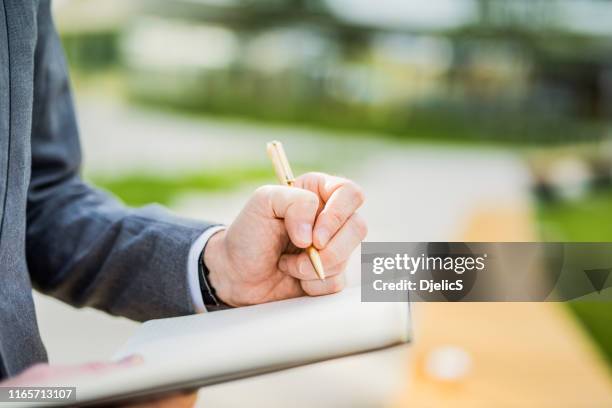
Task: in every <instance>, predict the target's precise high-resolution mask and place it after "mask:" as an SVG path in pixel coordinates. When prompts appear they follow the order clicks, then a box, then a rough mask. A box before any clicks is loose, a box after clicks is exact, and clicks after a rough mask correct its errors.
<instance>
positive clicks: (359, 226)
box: [353, 214, 368, 239]
mask: <svg viewBox="0 0 612 408" xmlns="http://www.w3.org/2000/svg"><path fill="white" fill-rule="evenodd" d="M353 225H354V226H355V231H357V235H359V237H361V239H364V238H365V237H366V235H368V224H367V223H366V220H365V218H363V217H362V216H360V215H358V214H355V215H354V216H353Z"/></svg>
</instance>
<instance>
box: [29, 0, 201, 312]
mask: <svg viewBox="0 0 612 408" xmlns="http://www.w3.org/2000/svg"><path fill="white" fill-rule="evenodd" d="M33 115H34V117H33V122H32V144H31V145H32V175H31V183H30V189H29V193H28V204H27V205H28V207H27V242H26V248H27V261H28V267H29V270H30V275H31V279H32V282H33V285H34V287H35V288H36V289H38V290H40V291H42V292H44V293H47V294H50V295H52V296H55V297H57V298H59V299H61V300H63V301H65V302H68V303H70V304H72V305H75V306H78V307H81V306H91V307H95V308H98V309H101V310H104V311H106V312H108V313H111V314H114V315H120V316H125V317H127V318H130V319H134V320H140V321H142V320H146V319H152V318H161V317H168V316H175V315H182V314H189V313H193V312H194V310H193V305H192V302H191V297H190V294H189V289H188V284H187V273H186V268H187V265H186V264H187V258H188V253H189V249H190V246H191V244H192V242H193V241H195V240H196V239H197V237H198V236H199V235H200V234H201V233H202V232H203V231H204V230H206V228H208V227H209V226H210V225H208V224H205V223H198V222H194V221H190V220H186V219H181V218H178V217H175V216H173V215H171V214H170V213H169V212H168V211H166V210H164V209H163V208H162V207H160V206H149V207H144V208H142V209H130V208H126V207H124V206H123V205H122V204H120V203H119V202H117V201H116V200H115V199H114V198H113V197H111V196H110V195H108V194H106V193H104V192H102V191H99V190H96V189H94V188H92V187H91V186H89V185H87V184H86V183H84V182H83V181H82V180H81V178H80V176H79V170H80V164H81V151H80V146H79V138H78V129H77V124H76V119H75V114H74V109H73V103H72V97H71V94H70V87H69V80H68V75H67V66H66V63H65V60H64V56H63V50H62V48H61V45H60V42H59V39H58V36H57V33H56V32H55V29H54V26H53V22H52V18H51V14H50V7H49V2H48V1H41V2H40V8H39V11H38V40H37V45H36V50H35V75H34V107H33ZM116 148H117V149H121V146H117V147H116Z"/></svg>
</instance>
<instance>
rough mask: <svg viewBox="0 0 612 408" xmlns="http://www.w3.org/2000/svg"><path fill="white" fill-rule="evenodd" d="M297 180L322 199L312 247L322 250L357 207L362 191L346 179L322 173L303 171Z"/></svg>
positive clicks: (362, 200)
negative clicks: (303, 173)
mask: <svg viewBox="0 0 612 408" xmlns="http://www.w3.org/2000/svg"><path fill="white" fill-rule="evenodd" d="M299 182H300V183H301V184H300V185H301V186H302V187H303V188H306V189H310V190H312V191H315V192H316V193H317V194H318V195H319V196H320V197H321V199H322V200H323V201H324V202H325V205H324V206H323V208H322V210H321V212H320V214H319V215H318V217H317V220H316V223H315V226H314V234H313V243H314V245H315V247H317V248H318V249H322V248H324V247H325V246H326V245H327V244H328V243H329V240H330V239H331V238H332V237H333V236H334V235H335V234H336V233H337V232H338V230H339V229H340V228H341V227H342V226H343V225H344V223H345V222H346V221H347V220H348V219H349V217H351V216H352V215H353V214H354V213H355V211H357V209H358V208H359V207H361V205H362V204H363V202H364V199H365V197H364V193H363V190H362V189H361V187H359V186H358V185H357V184H355V183H354V182H352V181H350V180H347V179H343V178H341V177H334V176H329V175H326V174H322V173H308V174H305V175H304V176H302V177H301V178H300V179H299Z"/></svg>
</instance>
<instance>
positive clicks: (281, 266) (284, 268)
mask: <svg viewBox="0 0 612 408" xmlns="http://www.w3.org/2000/svg"><path fill="white" fill-rule="evenodd" d="M278 269H279V270H280V271H281V272H287V259H286V258H285V257H284V256H281V258H280V259H279V260H278Z"/></svg>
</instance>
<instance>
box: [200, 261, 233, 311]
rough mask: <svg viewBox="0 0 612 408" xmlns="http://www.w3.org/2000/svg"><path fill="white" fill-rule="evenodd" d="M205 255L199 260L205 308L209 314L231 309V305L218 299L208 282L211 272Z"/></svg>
mask: <svg viewBox="0 0 612 408" xmlns="http://www.w3.org/2000/svg"><path fill="white" fill-rule="evenodd" d="M203 255H204V253H203V252H202V254H200V258H199V259H198V277H199V279H200V290H201V291H202V299H203V300H204V307H206V310H207V311H209V312H214V311H216V310H223V309H229V308H231V306H230V305H228V304H226V303H223V302H222V301H221V300H219V298H218V297H217V294H216V292H215V288H214V287H213V286H212V285H211V284H210V281H209V280H208V275H209V272H210V271H209V270H208V268H207V267H206V265H205V264H204V257H203Z"/></svg>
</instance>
